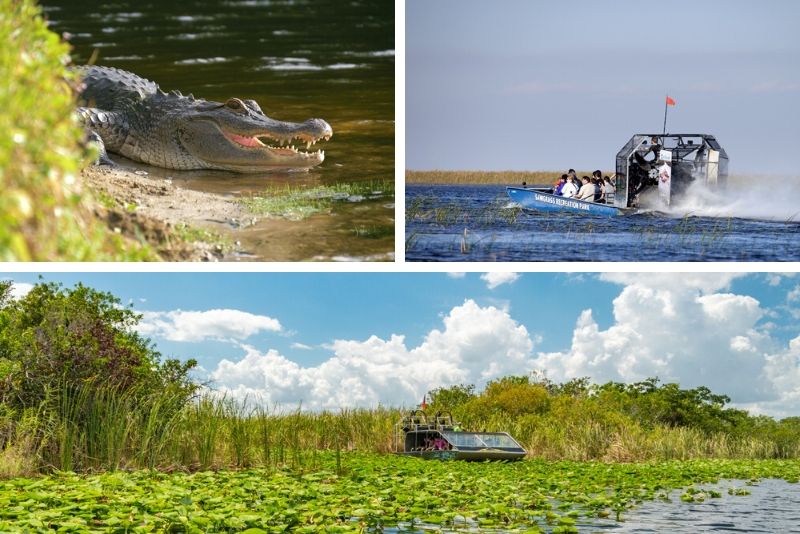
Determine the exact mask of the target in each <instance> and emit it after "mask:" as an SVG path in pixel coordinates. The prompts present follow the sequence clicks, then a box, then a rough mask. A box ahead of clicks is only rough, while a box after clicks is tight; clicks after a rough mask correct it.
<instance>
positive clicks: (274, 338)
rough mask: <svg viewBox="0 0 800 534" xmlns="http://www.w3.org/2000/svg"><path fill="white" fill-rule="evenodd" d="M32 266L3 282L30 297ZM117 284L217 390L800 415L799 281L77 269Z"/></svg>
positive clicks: (409, 401) (144, 325)
mask: <svg viewBox="0 0 800 534" xmlns="http://www.w3.org/2000/svg"><path fill="white" fill-rule="evenodd" d="M37 276H38V275H36V274H26V273H14V274H5V275H0V278H2V279H10V280H13V281H14V283H15V292H16V294H17V295H23V294H24V293H25V292H26V291H27V290H28V289H29V288H30V287H31V284H33V283H36V281H37ZM43 276H44V279H45V280H46V281H58V282H62V283H64V284H65V285H67V286H72V285H74V284H75V283H76V282H78V281H81V282H83V283H84V284H86V285H88V286H91V287H94V288H97V289H101V290H105V291H110V292H112V293H114V294H115V295H117V296H119V297H120V298H121V299H122V300H123V302H124V303H126V304H129V305H131V306H132V307H133V308H134V309H135V310H137V311H138V312H140V313H141V314H142V315H143V319H142V321H141V323H140V326H139V329H140V331H141V333H142V334H144V335H145V336H147V337H150V338H152V339H153V340H154V341H155V342H156V344H157V347H158V349H159V350H160V351H161V352H162V353H163V354H165V355H168V356H173V357H179V358H190V357H194V358H196V359H197V360H198V361H199V362H200V365H201V366H202V370H201V373H202V375H203V377H205V378H210V379H211V380H212V381H213V383H214V385H215V387H216V388H217V389H219V390H220V391H224V392H227V393H229V394H231V395H234V396H239V397H245V396H249V397H250V398H254V397H259V398H262V399H264V400H265V401H266V402H268V403H270V404H273V403H278V404H280V405H281V406H288V407H296V406H297V404H298V403H300V402H302V405H303V406H304V407H307V408H314V409H319V408H330V409H336V408H339V407H344V406H375V405H377V404H379V403H381V404H384V405H405V406H411V405H414V404H415V403H418V402H419V400H420V399H421V398H422V395H423V394H424V393H425V392H426V391H428V390H429V389H432V388H435V387H437V386H441V385H450V384H458V383H474V384H477V385H478V386H479V387H481V386H482V385H483V384H485V383H486V381H487V380H491V379H492V378H496V377H499V376H504V375H509V374H517V375H519V374H526V373H529V372H531V371H534V370H540V371H543V372H544V373H545V374H546V375H547V376H548V377H549V378H550V379H552V380H555V381H563V380H567V379H570V378H574V377H582V376H589V377H591V378H592V379H593V380H594V381H597V382H605V381H608V380H615V381H636V380H641V379H644V378H647V377H650V376H658V377H660V378H661V379H662V380H663V381H676V382H679V383H680V384H681V385H682V386H684V387H696V386H699V385H706V386H709V387H711V388H712V390H713V391H715V392H718V393H725V394H727V395H729V396H731V398H732V399H733V400H734V402H735V403H736V405H738V406H740V407H744V408H748V409H751V410H755V411H757V412H759V413H766V414H770V415H774V416H778V417H783V416H788V415H800V276H795V275H792V274H788V275H781V274H770V273H766V274H765V273H759V274H736V273H726V274H719V273H668V274H653V273H637V274H624V273H605V274H592V273H590V274H580V273H578V274H552V273H528V274H518V273H467V274H463V273H449V274H444V273H404V274H396V273H352V274H334V273H293V274H280V273H269V274H261V273H213V274H212V273H194V274H192V273H88V274H82V273H70V274H56V273H48V274H44V275H43Z"/></svg>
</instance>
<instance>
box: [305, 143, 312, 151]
mask: <svg viewBox="0 0 800 534" xmlns="http://www.w3.org/2000/svg"><path fill="white" fill-rule="evenodd" d="M309 148H311V141H307V142H306V150H308V149H309Z"/></svg>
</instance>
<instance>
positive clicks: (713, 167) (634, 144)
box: [614, 134, 728, 208]
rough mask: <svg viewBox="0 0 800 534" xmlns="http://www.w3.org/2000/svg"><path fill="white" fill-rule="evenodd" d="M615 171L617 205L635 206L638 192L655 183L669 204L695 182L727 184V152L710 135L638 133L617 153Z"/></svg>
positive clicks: (720, 186) (664, 201)
mask: <svg viewBox="0 0 800 534" xmlns="http://www.w3.org/2000/svg"><path fill="white" fill-rule="evenodd" d="M654 141H655V142H654ZM616 172H617V174H616V177H615V183H614V186H615V188H616V195H615V197H614V205H615V206H617V207H620V208H627V207H633V206H636V205H637V203H638V200H639V195H640V194H641V193H642V192H644V191H645V190H646V189H648V188H655V187H656V186H657V187H658V196H659V197H660V198H661V201H662V202H663V203H664V204H665V205H667V206H669V205H670V203H671V202H672V201H674V200H675V199H678V198H680V197H681V196H682V195H683V194H684V193H685V192H686V190H687V189H688V187H689V186H690V185H691V184H692V183H694V182H697V181H700V182H701V183H703V184H705V185H706V186H707V187H709V188H711V189H715V188H722V187H725V183H726V181H727V179H728V154H727V153H726V152H725V149H723V148H722V147H721V146H720V145H719V143H717V140H716V139H715V138H714V136H713V135H709V134H666V135H661V134H636V135H634V136H633V137H631V138H630V140H629V141H628V142H627V143H626V144H625V146H623V147H622V149H620V151H619V152H618V153H617V161H616Z"/></svg>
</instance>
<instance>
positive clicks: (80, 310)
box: [0, 283, 196, 407]
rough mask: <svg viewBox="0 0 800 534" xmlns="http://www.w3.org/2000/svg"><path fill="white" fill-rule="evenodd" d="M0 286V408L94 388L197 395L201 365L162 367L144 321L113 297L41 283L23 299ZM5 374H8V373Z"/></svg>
mask: <svg viewBox="0 0 800 534" xmlns="http://www.w3.org/2000/svg"><path fill="white" fill-rule="evenodd" d="M10 292H11V285H10V284H9V283H2V285H0V401H2V402H5V403H10V404H12V405H18V406H22V407H29V406H36V405H38V403H39V402H41V401H42V400H43V399H44V396H45V395H46V392H47V391H48V390H50V389H52V388H57V387H65V386H80V385H83V384H88V383H91V382H94V383H97V384H102V385H104V386H108V387H114V388H117V389H118V390H120V391H125V390H130V389H132V388H139V389H141V390H142V391H154V390H160V389H163V388H167V387H169V388H175V389H177V390H178V391H181V392H183V393H185V394H186V395H187V396H188V395H190V394H191V393H192V392H193V391H194V388H195V386H194V384H193V383H192V382H191V380H190V379H189V378H188V373H189V371H190V370H191V369H192V368H193V367H194V366H195V365H196V362H195V361H194V360H189V361H187V362H185V363H182V362H180V361H178V360H166V361H165V362H163V363H162V362H161V355H160V354H159V353H158V352H157V351H156V350H155V349H154V348H153V347H152V346H151V344H150V342H149V341H148V340H147V339H144V338H142V337H141V336H140V335H139V334H138V333H137V332H136V331H135V329H134V328H135V326H136V325H137V323H138V321H139V320H140V319H141V316H139V315H137V314H136V313H135V312H134V311H133V310H131V309H129V308H125V307H124V306H122V305H121V303H120V300H119V299H118V298H116V297H115V296H113V295H112V294H110V293H105V292H101V291H96V290H94V289H91V288H88V287H86V286H84V285H82V284H78V285H76V286H75V287H74V288H72V289H65V288H63V287H62V286H61V285H60V284H55V283H39V284H37V285H36V286H34V288H33V289H32V290H31V291H30V292H29V293H28V294H27V295H26V296H24V297H23V298H20V299H17V300H14V299H12V298H11V296H10ZM3 373H4V374H3Z"/></svg>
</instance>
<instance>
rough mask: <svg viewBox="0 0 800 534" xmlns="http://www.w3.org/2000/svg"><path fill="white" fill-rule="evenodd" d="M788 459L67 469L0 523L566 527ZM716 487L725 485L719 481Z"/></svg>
mask: <svg viewBox="0 0 800 534" xmlns="http://www.w3.org/2000/svg"><path fill="white" fill-rule="evenodd" d="M799 476H800V462H797V461H775V460H773V461H760V462H745V461H722V460H713V461H710V460H701V461H688V462H674V461H673V462H658V463H646V464H612V465H607V464H600V463H592V462H547V461H543V460H531V461H524V462H517V463H511V464H503V463H465V462H437V461H420V460H419V459H414V458H406V457H398V456H393V455H375V454H362V453H348V454H344V455H342V458H340V459H339V463H338V464H337V456H336V455H334V454H332V453H323V454H319V455H317V457H316V461H315V463H314V465H313V468H307V467H304V468H298V467H295V468H285V469H281V470H279V471H265V470H243V471H220V472H208V471H205V472H198V473H193V474H188V473H181V472H178V473H173V474H164V473H158V472H150V471H138V472H133V473H121V472H117V473H107V474H100V475H89V476H78V475H75V474H72V473H56V474H54V475H51V476H47V477H42V478H38V479H15V480H10V481H7V482H0V530H3V531H7V530H11V529H24V528H28V529H31V530H42V529H52V530H70V531H78V532H88V531H90V530H117V531H127V532H153V531H160V532H165V531H169V532H177V531H180V532H210V531H213V532H235V531H244V532H248V533H250V534H255V533H259V532H278V531H281V532H282V531H294V532H317V531H326V532H336V531H341V532H346V531H353V532H362V531H365V530H376V529H377V530H381V529H382V528H383V527H395V526H399V527H400V529H401V530H419V529H420V528H424V527H426V526H427V527H428V528H436V527H446V528H451V529H459V528H464V529H468V528H473V529H474V528H476V527H479V528H481V529H503V531H526V532H540V531H542V530H545V529H546V530H549V531H552V532H577V529H576V526H575V525H576V523H577V522H578V521H579V520H580V521H583V522H586V521H589V522H592V521H598V520H599V519H601V518H606V517H609V518H611V519H624V516H625V514H626V513H627V512H628V511H629V510H630V509H631V508H633V507H634V506H636V505H637V504H639V503H641V502H642V501H645V500H652V499H667V498H669V497H668V495H669V492H670V490H671V489H673V488H683V487H687V486H688V487H689V489H688V490H687V491H686V492H685V493H684V494H683V496H682V497H681V499H682V500H684V501H689V500H692V501H695V500H702V499H704V498H717V499H723V498H735V497H730V496H726V497H723V492H724V491H725V492H726V493H727V494H728V495H742V494H746V490H744V489H743V488H741V487H737V486H734V485H731V484H725V483H723V484H722V486H723V487H721V488H720V489H721V491H716V490H712V491H708V490H706V491H704V492H702V493H701V491H700V490H699V489H697V488H694V487H693V485H696V484H700V483H708V482H715V481H717V480H718V479H719V478H721V477H724V478H736V479H746V480H751V479H752V480H755V479H758V478H761V477H777V478H784V479H787V480H793V481H796V480H797V479H798V477H799ZM724 486H727V491H726V490H725V487H724Z"/></svg>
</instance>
